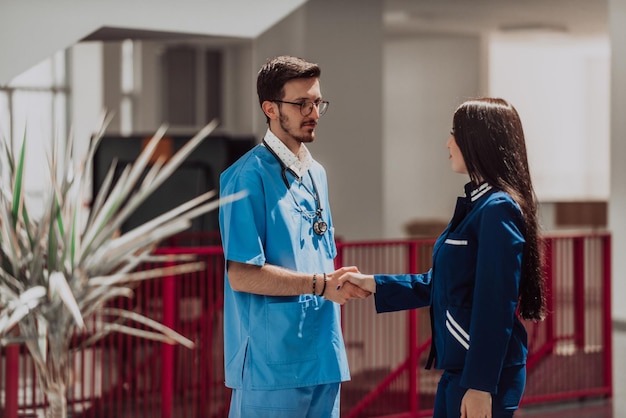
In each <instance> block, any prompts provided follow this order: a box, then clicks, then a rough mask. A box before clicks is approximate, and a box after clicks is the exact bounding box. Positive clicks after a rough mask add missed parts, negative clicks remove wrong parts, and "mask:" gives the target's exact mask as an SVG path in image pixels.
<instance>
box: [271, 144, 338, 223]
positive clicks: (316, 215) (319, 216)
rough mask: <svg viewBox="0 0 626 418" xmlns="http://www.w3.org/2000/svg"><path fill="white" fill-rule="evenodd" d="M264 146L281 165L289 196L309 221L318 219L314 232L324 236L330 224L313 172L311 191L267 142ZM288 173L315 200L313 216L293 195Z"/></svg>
mask: <svg viewBox="0 0 626 418" xmlns="http://www.w3.org/2000/svg"><path fill="white" fill-rule="evenodd" d="M263 145H265V148H267V150H268V151H269V152H270V153H271V154H272V155H273V156H274V158H276V161H278V163H279V164H280V167H281V176H282V178H283V183H285V187H287V191H289V194H290V195H291V197H292V198H293V201H294V202H295V204H296V206H297V207H298V209H300V212H301V213H302V214H304V215H305V216H306V217H307V218H309V219H315V218H317V219H316V221H315V222H313V232H315V233H316V234H317V235H324V233H325V232H326V231H327V230H328V224H327V223H326V222H324V219H323V218H322V210H323V209H322V204H321V202H320V196H319V193H318V192H317V186H316V185H315V180H313V176H312V175H311V171H310V170H307V173H309V178H310V179H311V184H312V185H313V191H311V190H310V189H309V188H308V187H307V186H306V184H304V183H303V182H302V179H301V178H300V177H299V176H298V175H297V174H296V173H295V172H294V171H293V170H292V169H291V168H289V167H287V166H286V165H285V163H284V162H283V160H281V159H280V157H279V156H278V155H277V154H276V152H274V150H273V149H272V148H271V147H270V146H269V145H268V144H267V142H265V140H263ZM287 171H289V172H290V173H291V174H292V175H293V176H294V177H295V178H296V179H297V180H298V182H299V183H300V184H301V185H302V186H304V188H305V189H306V191H307V192H309V194H310V195H311V196H313V199H314V200H315V213H314V214H313V215H310V214H309V213H308V211H307V210H305V209H304V208H303V207H302V206H300V204H299V203H298V200H297V199H296V196H295V195H294V194H293V192H292V191H291V186H290V183H289V180H288V179H287Z"/></svg>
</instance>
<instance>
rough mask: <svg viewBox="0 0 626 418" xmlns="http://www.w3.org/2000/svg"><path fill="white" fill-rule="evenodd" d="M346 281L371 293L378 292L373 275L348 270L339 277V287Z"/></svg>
mask: <svg viewBox="0 0 626 418" xmlns="http://www.w3.org/2000/svg"><path fill="white" fill-rule="evenodd" d="M346 283H352V284H354V285H356V286H358V287H360V288H361V289H363V290H366V291H368V292H370V293H376V281H375V280H374V276H372V275H368V274H361V273H359V272H354V271H349V272H346V273H344V274H343V275H342V276H341V277H339V286H338V287H337V289H340V288H341V287H342V286H344V285H345V284H346Z"/></svg>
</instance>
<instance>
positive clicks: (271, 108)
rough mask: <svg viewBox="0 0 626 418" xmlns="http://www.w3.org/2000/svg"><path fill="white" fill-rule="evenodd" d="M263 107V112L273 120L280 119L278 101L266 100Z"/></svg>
mask: <svg viewBox="0 0 626 418" xmlns="http://www.w3.org/2000/svg"><path fill="white" fill-rule="evenodd" d="M261 109H263V112H264V113H265V115H266V116H267V117H268V118H270V119H273V120H275V119H278V117H279V114H278V105H277V104H276V103H274V102H270V101H269V100H266V101H264V102H263V104H262V105H261Z"/></svg>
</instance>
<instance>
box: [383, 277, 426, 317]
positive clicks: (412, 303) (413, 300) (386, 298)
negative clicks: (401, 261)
mask: <svg viewBox="0 0 626 418" xmlns="http://www.w3.org/2000/svg"><path fill="white" fill-rule="evenodd" d="M431 279H432V270H430V271H428V272H427V273H424V274H400V275H389V274H376V275H374V280H375V281H376V293H374V301H375V304H376V312H378V313H383V312H394V311H402V310H407V309H414V308H421V307H423V306H428V305H430V293H431Z"/></svg>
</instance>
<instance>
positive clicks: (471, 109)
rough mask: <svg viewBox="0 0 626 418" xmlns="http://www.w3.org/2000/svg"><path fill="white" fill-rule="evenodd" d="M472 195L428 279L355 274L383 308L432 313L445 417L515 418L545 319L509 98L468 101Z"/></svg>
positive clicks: (520, 139) (462, 152) (460, 115)
mask: <svg viewBox="0 0 626 418" xmlns="http://www.w3.org/2000/svg"><path fill="white" fill-rule="evenodd" d="M447 147H448V149H449V152H450V156H449V159H450V163H451V166H452V170H453V171H455V172H457V173H461V174H467V175H469V179H470V182H469V183H467V184H466V185H465V196H463V197H459V198H458V200H457V204H456V209H455V212H454V216H453V217H452V220H451V221H450V223H449V225H448V227H447V228H446V230H445V231H444V232H443V234H442V235H441V236H440V237H439V238H438V240H437V242H436V243H435V247H434V250H433V267H432V269H431V270H430V271H428V272H427V273H424V274H402V275H386V274H376V275H365V274H361V273H346V274H344V275H343V276H342V277H341V279H340V282H341V283H344V282H345V281H350V282H352V283H354V284H357V285H359V286H361V287H362V288H364V289H366V290H369V291H371V292H372V293H375V304H376V311H377V312H379V313H382V312H391V311H398V310H405V309H413V308H418V307H423V306H430V313H431V319H432V321H431V323H432V337H433V343H432V345H431V353H430V358H429V360H428V363H427V366H426V367H427V368H430V366H431V365H432V364H433V362H434V365H435V367H436V368H437V369H442V370H443V371H444V372H443V374H442V377H441V380H440V382H439V386H438V388H437V395H436V400H435V408H434V416H435V418H446V417H455V418H458V417H459V415H460V416H461V417H462V418H474V417H480V418H484V417H489V418H491V417H511V416H513V413H514V411H515V410H516V409H517V408H518V405H519V403H520V400H521V397H522V393H523V390H524V385H525V382H526V367H525V364H526V355H527V351H528V350H527V335H526V330H525V329H524V326H523V325H522V323H521V321H520V319H519V317H521V318H523V319H527V320H541V319H543V317H544V315H545V296H544V280H543V268H542V263H541V262H542V252H541V243H540V238H539V232H538V229H539V228H538V222H537V203H536V198H535V194H534V191H533V185H532V182H531V178H530V173H529V170H528V159H527V156H526V145H525V141H524V133H523V130H522V124H521V121H520V118H519V115H518V113H517V111H516V110H515V108H514V107H513V106H511V105H510V104H509V103H507V102H506V101H504V100H502V99H496V98H481V99H475V100H470V101H467V102H465V103H463V104H462V105H461V106H459V108H458V109H457V110H456V112H455V113H454V118H453V128H452V132H451V136H450V138H449V139H448V142H447Z"/></svg>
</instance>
